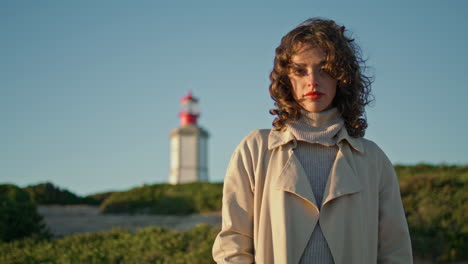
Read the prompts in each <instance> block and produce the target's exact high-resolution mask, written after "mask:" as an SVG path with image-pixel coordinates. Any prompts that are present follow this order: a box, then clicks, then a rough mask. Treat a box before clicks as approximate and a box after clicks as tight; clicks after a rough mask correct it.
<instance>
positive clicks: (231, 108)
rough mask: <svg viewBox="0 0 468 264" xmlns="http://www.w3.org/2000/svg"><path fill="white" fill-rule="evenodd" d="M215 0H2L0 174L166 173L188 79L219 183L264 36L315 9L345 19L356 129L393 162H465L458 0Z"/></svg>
mask: <svg viewBox="0 0 468 264" xmlns="http://www.w3.org/2000/svg"><path fill="white" fill-rule="evenodd" d="M224 2H225V1H210V2H203V1H201V2H199V1H191V2H189V1H187V2H183V1H173V2H171V3H172V4H169V1H166V3H164V4H162V3H158V2H157V1H110V0H109V1H2V2H1V3H0V34H1V35H0V38H1V41H0V149H1V151H0V182H9V183H14V184H17V185H19V186H26V185H29V184H36V183H39V182H45V181H51V182H53V183H54V184H56V185H58V186H60V187H62V188H66V189H68V190H70V191H72V192H75V193H77V194H81V195H84V194H90V193H95V192H101V191H107V190H124V189H128V188H131V187H135V186H139V185H141V184H144V183H147V184H152V183H159V182H166V181H167V179H168V175H169V155H168V154H169V140H168V137H169V132H170V131H171V129H173V128H175V127H177V126H178V125H179V123H178V122H179V121H178V116H177V113H178V109H179V98H180V97H182V96H184V95H185V94H186V92H187V91H188V90H192V91H193V93H194V95H195V96H197V97H198V98H199V99H200V108H201V111H202V116H201V117H200V120H199V121H200V125H201V126H203V127H204V128H206V129H207V130H208V131H209V132H210V134H211V138H210V141H209V170H210V171H209V176H210V178H211V180H212V181H222V179H223V177H224V172H225V169H226V166H227V163H228V161H229V158H230V156H231V153H232V151H233V150H234V148H235V147H236V145H237V144H238V143H239V142H240V140H241V139H242V138H243V137H244V136H245V135H246V134H248V133H249V132H250V131H251V130H254V129H257V128H269V127H271V121H272V119H273V117H272V116H271V115H269V114H268V109H270V108H272V107H273V104H272V101H271V99H270V97H269V95H268V85H269V82H268V74H269V72H270V70H271V69H272V62H273V54H274V49H275V48H276V46H277V45H278V44H279V41H280V39H281V37H282V36H283V35H284V34H285V33H287V32H288V31H289V30H291V29H292V28H293V27H294V26H296V25H297V24H298V23H300V22H301V21H303V20H305V19H307V18H309V17H313V16H321V17H326V18H331V19H334V20H336V21H337V22H339V23H341V24H344V25H345V26H346V27H347V28H348V29H349V30H351V31H352V32H354V37H355V39H356V41H357V42H358V43H359V44H360V45H361V47H362V49H363V52H364V56H365V57H366V58H368V65H369V66H371V67H372V72H373V74H374V76H375V83H374V85H373V93H374V96H375V99H376V100H375V103H374V104H373V106H372V107H369V108H368V109H367V116H368V122H369V128H368V130H367V133H366V137H367V138H368V139H371V140H373V141H375V142H376V143H377V144H378V145H379V146H380V147H381V148H382V149H383V150H384V151H385V152H386V153H387V155H388V156H389V158H390V159H391V160H392V162H394V163H403V164H415V163H419V162H427V163H436V164H437V163H442V162H444V163H448V164H468V155H467V150H468V140H467V138H466V137H467V135H468V125H467V123H468V122H467V117H466V116H467V114H468V106H467V103H466V101H467V99H468V87H466V86H467V85H466V83H465V82H466V81H467V78H468V72H467V66H466V63H467V61H468V52H467V50H466V47H468V33H467V32H468V18H467V17H468V16H466V14H467V13H468V4H467V3H468V2H466V1H400V2H393V1H392V3H390V2H389V1H386V2H385V3H381V4H377V3H376V2H375V1H368V2H363V1H352V2H353V3H352V4H351V2H350V1H342V2H339V1H300V2H295V3H294V2H291V3H289V2H288V4H286V2H285V1H269V2H266V1H265V2H264V3H261V4H260V3H259V4H253V3H250V2H247V1H245V2H236V3H231V2H229V3H227V2H226V3H224ZM195 3H196V4H195ZM267 6H268V7H267Z"/></svg>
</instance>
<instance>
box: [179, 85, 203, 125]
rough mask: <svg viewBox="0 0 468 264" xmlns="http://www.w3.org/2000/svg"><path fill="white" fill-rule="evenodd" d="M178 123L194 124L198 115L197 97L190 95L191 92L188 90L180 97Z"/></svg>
mask: <svg viewBox="0 0 468 264" xmlns="http://www.w3.org/2000/svg"><path fill="white" fill-rule="evenodd" d="M180 104H181V108H180V112H179V118H180V125H181V126H186V125H196V124H197V118H198V116H199V115H200V112H199V110H198V99H197V98H195V97H193V96H192V92H191V91H189V92H188V93H187V95H186V96H184V97H182V98H180Z"/></svg>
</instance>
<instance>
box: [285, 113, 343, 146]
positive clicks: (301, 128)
mask: <svg viewBox="0 0 468 264" xmlns="http://www.w3.org/2000/svg"><path fill="white" fill-rule="evenodd" d="M343 124H344V121H343V118H342V117H341V116H340V114H339V113H338V109H336V108H331V109H328V110H325V111H322V112H318V113H315V112H308V111H305V110H302V111H301V117H300V118H299V119H298V120H295V121H290V122H288V123H287V124H286V126H287V128H288V129H289V130H290V131H291V133H292V134H293V135H294V136H295V137H296V139H297V140H301V141H306V142H310V143H319V144H322V145H326V146H330V145H334V144H335V143H336V135H337V134H338V132H339V131H340V130H341V128H342V127H343Z"/></svg>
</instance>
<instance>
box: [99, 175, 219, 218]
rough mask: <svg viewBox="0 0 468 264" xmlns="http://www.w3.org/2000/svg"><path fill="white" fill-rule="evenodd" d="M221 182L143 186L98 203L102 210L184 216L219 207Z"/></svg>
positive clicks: (117, 193)
mask: <svg viewBox="0 0 468 264" xmlns="http://www.w3.org/2000/svg"><path fill="white" fill-rule="evenodd" d="M222 188H223V187H222V184H221V183H206V182H196V183H187V184H178V185H170V184H155V185H144V186H142V187H138V188H134V189H131V190H129V191H126V192H114V193H112V194H111V195H110V196H109V197H107V199H105V200H104V202H103V203H102V204H101V212H103V213H154V214H173V215H187V214H192V213H202V212H213V211H219V210H221V199H222Z"/></svg>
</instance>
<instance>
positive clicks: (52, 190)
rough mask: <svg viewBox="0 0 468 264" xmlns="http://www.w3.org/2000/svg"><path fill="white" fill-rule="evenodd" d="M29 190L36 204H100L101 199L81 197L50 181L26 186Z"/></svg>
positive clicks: (26, 189)
mask: <svg viewBox="0 0 468 264" xmlns="http://www.w3.org/2000/svg"><path fill="white" fill-rule="evenodd" d="M24 190H25V191H27V192H28V193H29V194H30V196H31V198H32V200H33V201H34V202H35V203H36V204H41V205H46V204H60V205H73V204H90V205H98V204H99V201H98V200H96V199H94V198H93V197H85V198H83V197H80V196H77V195H76V194H74V193H72V192H70V191H68V190H62V189H60V188H59V187H56V186H54V185H53V184H52V183H50V182H46V183H41V184H37V185H32V186H28V187H26V188H24Z"/></svg>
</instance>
